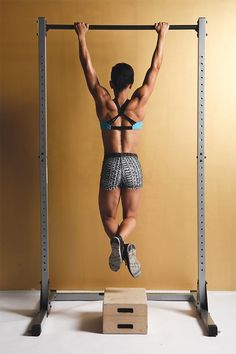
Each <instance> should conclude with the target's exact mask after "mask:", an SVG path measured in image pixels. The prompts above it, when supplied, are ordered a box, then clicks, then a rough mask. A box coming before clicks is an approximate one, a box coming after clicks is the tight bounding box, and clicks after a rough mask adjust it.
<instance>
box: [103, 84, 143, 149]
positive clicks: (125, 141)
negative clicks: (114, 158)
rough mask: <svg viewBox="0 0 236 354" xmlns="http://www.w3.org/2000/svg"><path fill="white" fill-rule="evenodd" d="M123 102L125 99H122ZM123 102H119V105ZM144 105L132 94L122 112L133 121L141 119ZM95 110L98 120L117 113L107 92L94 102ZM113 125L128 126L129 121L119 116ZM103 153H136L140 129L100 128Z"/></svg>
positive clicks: (106, 118) (111, 116) (104, 119)
mask: <svg viewBox="0 0 236 354" xmlns="http://www.w3.org/2000/svg"><path fill="white" fill-rule="evenodd" d="M124 102H125V101H124ZM124 102H119V104H120V106H122V104H123V103H124ZM145 107H146V105H145V104H143V102H142V100H140V99H139V98H138V97H135V95H134V94H133V96H132V97H131V99H130V102H129V103H128V104H127V106H126V108H125V110H124V113H125V114H126V115H127V116H128V117H130V118H131V119H133V120H134V121H135V122H139V121H143V119H144V115H145ZM96 112H97V116H98V119H99V121H107V120H109V119H111V118H113V117H115V116H116V115H117V114H118V111H117V107H116V104H115V102H114V101H113V99H112V98H111V96H110V94H109V92H108V91H107V95H105V96H104V97H103V99H101V100H99V101H98V102H96ZM113 125H115V126H119V125H123V126H130V123H129V122H128V121H127V120H126V119H125V118H124V117H122V115H121V116H119V117H118V118H117V119H116V120H115V122H114V123H113ZM101 132H102V139H103V146H104V153H110V152H133V153H138V152H137V148H138V142H139V136H140V133H141V130H135V129H134V130H132V129H130V130H115V129H114V130H101Z"/></svg>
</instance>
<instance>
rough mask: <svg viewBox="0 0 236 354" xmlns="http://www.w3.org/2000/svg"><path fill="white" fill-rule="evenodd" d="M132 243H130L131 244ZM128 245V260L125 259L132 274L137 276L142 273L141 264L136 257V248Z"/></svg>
mask: <svg viewBox="0 0 236 354" xmlns="http://www.w3.org/2000/svg"><path fill="white" fill-rule="evenodd" d="M130 245H131V244H129V246H130ZM129 246H128V247H127V255H128V262H127V260H125V264H126V265H127V267H128V269H129V272H130V274H131V275H132V276H133V277H134V278H137V277H138V276H139V275H140V274H141V264H140V262H139V261H138V260H137V257H136V249H135V248H134V247H129Z"/></svg>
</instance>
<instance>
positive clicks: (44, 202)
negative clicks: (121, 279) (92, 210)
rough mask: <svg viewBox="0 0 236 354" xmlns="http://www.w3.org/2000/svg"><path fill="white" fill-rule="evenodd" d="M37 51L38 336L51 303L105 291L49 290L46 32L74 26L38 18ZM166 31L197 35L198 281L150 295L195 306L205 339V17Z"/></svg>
mask: <svg viewBox="0 0 236 354" xmlns="http://www.w3.org/2000/svg"><path fill="white" fill-rule="evenodd" d="M37 22H38V49H39V123H40V124H39V128H40V154H39V159H40V216H41V218H40V235H41V273H42V277H41V293H40V305H39V312H38V313H37V314H36V315H35V317H34V318H33V320H32V322H31V325H30V331H31V334H32V335H33V336H38V335H40V333H41V331H42V325H43V323H44V320H45V319H46V318H47V316H48V315H49V313H50V310H51V306H52V302H53V301H83V300H86V301H87V300H91V301H92V300H103V296H104V292H84V291H80V292H76V293H75V292H59V291H57V290H51V289H50V283H49V254H48V164H47V71H46V36H47V31H48V30H74V26H73V25H58V24H47V21H46V19H45V18H44V17H39V18H38V21H37ZM89 30H154V25H90V26H89ZM169 30H194V31H196V32H197V36H198V93H197V98H198V113H197V126H198V128H197V203H198V216H197V222H198V281H197V290H190V292H187V293H161V292H159V293H156V292H155V293H154V292H153V293H150V292H147V298H148V300H151V301H188V302H190V303H192V304H193V306H195V308H196V310H197V313H198V314H199V317H200V319H201V322H202V324H203V326H204V328H205V331H206V333H207V335H208V336H216V335H217V334H218V330H217V326H216V325H215V323H214V322H213V320H212V318H211V316H210V313H209V312H208V300H207V282H206V274H205V187H204V159H205V154H204V115H205V38H206V18H205V17H200V18H199V19H198V21H197V24H196V25H170V27H169Z"/></svg>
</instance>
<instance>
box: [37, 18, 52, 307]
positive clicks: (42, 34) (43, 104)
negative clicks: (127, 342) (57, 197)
mask: <svg viewBox="0 0 236 354" xmlns="http://www.w3.org/2000/svg"><path fill="white" fill-rule="evenodd" d="M46 25H47V21H46V19H45V18H44V17H39V18H38V53H39V58H38V60H39V140H40V141H39V149H40V152H39V159H40V238H41V297H40V307H41V309H44V310H48V303H49V301H48V295H49V257H48V154H47V58H46V35H47V29H46Z"/></svg>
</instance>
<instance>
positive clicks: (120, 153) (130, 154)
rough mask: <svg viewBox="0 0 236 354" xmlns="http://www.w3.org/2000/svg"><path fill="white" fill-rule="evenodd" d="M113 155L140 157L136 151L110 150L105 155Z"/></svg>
mask: <svg viewBox="0 0 236 354" xmlns="http://www.w3.org/2000/svg"><path fill="white" fill-rule="evenodd" d="M111 156H119V157H121V156H136V157H138V155H137V154H135V153H134V152H109V153H107V154H105V155H104V157H111Z"/></svg>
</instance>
